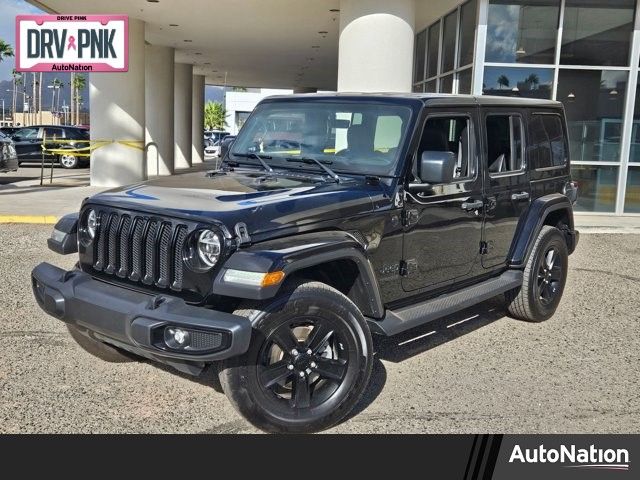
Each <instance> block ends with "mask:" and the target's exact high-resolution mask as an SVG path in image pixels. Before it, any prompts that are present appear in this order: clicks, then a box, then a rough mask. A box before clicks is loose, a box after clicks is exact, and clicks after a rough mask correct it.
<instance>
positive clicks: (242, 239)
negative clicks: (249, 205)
mask: <svg viewBox="0 0 640 480" xmlns="http://www.w3.org/2000/svg"><path fill="white" fill-rule="evenodd" d="M234 230H235V231H236V236H237V237H238V245H244V244H247V243H251V237H250V236H249V229H248V228H247V224H246V223H244V222H238V223H236V226H235V227H234Z"/></svg>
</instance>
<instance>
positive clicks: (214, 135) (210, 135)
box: [204, 130, 229, 145]
mask: <svg viewBox="0 0 640 480" xmlns="http://www.w3.org/2000/svg"><path fill="white" fill-rule="evenodd" d="M227 135H229V132H224V131H222V130H205V132H204V139H205V145H207V142H208V143H209V144H211V145H213V144H214V143H216V142H219V141H220V140H222V139H223V138H224V137H226V136H227Z"/></svg>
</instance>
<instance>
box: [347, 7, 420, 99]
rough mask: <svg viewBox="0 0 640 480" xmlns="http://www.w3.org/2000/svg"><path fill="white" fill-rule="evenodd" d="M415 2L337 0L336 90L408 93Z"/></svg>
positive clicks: (411, 70)
mask: <svg viewBox="0 0 640 480" xmlns="http://www.w3.org/2000/svg"><path fill="white" fill-rule="evenodd" d="M414 17H415V0H394V1H393V2H390V1H388V0H341V2H340V41H339V47H338V91H341V92H345V91H346V92H350V91H362V92H373V91H377V92H410V91H411V77H412V73H413V38H414Z"/></svg>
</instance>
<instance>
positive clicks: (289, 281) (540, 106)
mask: <svg viewBox="0 0 640 480" xmlns="http://www.w3.org/2000/svg"><path fill="white" fill-rule="evenodd" d="M566 133H567V129H566V125H565V119H564V112H563V108H562V105H561V104H560V103H556V102H551V101H537V100H536V101H533V100H523V99H514V98H502V97H500V98H492V97H484V96H481V97H474V96H446V95H422V94H419V95H418V94H417V95H409V94H407V95H400V94H380V95H372V94H332V95H300V96H282V97H272V98H269V99H266V100H264V101H263V102H262V103H261V104H260V105H259V106H258V107H257V108H256V109H255V111H254V113H253V114H252V115H251V117H250V118H249V119H248V120H247V122H246V125H245V126H244V127H243V129H242V131H241V133H240V134H239V135H238V138H237V139H236V141H235V142H234V143H233V146H232V147H231V150H230V151H229V153H228V154H227V156H226V157H225V159H224V162H223V163H222V166H221V168H220V169H219V170H218V171H214V172H210V173H208V174H192V175H183V176H175V177H165V178H161V179H158V180H153V181H149V182H145V183H141V184H138V185H133V186H128V187H125V188H120V189H115V190H111V191H108V192H105V193H101V194H99V195H96V196H93V197H91V198H88V199H86V200H85V201H84V203H83V205H82V207H81V209H80V212H79V214H75V215H70V216H67V217H64V218H62V219H61V220H60V222H59V223H58V224H57V225H56V227H55V229H54V231H53V233H52V236H51V238H50V239H49V247H50V248H51V249H53V250H54V251H56V252H59V253H61V254H72V253H76V252H77V253H78V254H79V262H78V264H77V267H76V268H75V269H74V270H71V271H63V270H61V269H60V268H57V267H55V266H53V265H49V264H46V263H43V264H40V265H38V266H37V267H36V268H35V269H34V270H33V273H32V283H33V292H34V295H35V297H36V299H37V301H38V303H39V305H40V306H41V307H42V308H43V309H44V310H45V311H46V312H47V313H49V314H50V315H53V316H54V317H56V318H59V319H60V320H62V321H64V322H65V323H66V324H67V327H68V329H69V331H70V333H71V335H72V336H73V338H74V339H75V340H76V341H77V342H78V343H79V344H80V346H82V347H83V348H85V349H86V350H88V351H89V352H91V353H93V354H95V355H97V356H99V357H101V358H103V359H107V360H112V361H117V360H121V359H123V358H127V357H128V356H131V355H133V356H135V355H137V356H142V357H146V358H149V359H153V360H156V361H159V362H163V363H165V364H168V365H171V366H173V367H175V368H176V369H178V370H180V371H182V372H187V373H190V374H193V375H198V374H200V373H201V372H202V370H203V369H204V368H205V367H206V366H207V365H208V364H215V365H216V366H217V368H218V372H219V377H220V382H221V384H222V387H223V389H224V391H225V392H226V394H227V396H228V397H229V399H230V400H231V402H232V403H233V404H234V406H235V407H236V408H237V409H238V410H239V411H240V413H242V415H244V416H245V417H246V418H247V419H248V420H249V421H250V422H251V423H253V424H254V425H255V426H257V427H259V428H261V429H263V430H267V431H273V432H309V431H318V430H322V429H325V428H327V427H330V426H332V425H334V424H336V423H337V422H339V421H340V420H341V419H343V418H344V417H345V416H346V415H347V414H348V413H349V411H350V410H351V409H352V407H354V405H355V404H356V403H357V402H358V400H359V399H360V398H361V396H362V394H363V391H364V390H365V388H366V387H367V382H368V380H369V376H370V373H371V367H372V358H373V353H374V349H373V344H372V339H371V334H372V333H375V334H379V335H395V334H397V333H399V332H402V331H404V330H407V329H410V328H413V327H416V326H418V325H422V324H424V323H425V322H429V321H432V320H434V319H437V318H440V317H443V316H445V315H449V314H451V313H453V312H455V311H457V310H461V309H464V308H466V307H469V306H471V305H474V304H476V303H478V302H482V301H484V300H487V299H489V298H491V297H495V296H498V295H501V294H504V298H505V299H506V308H507V309H508V311H509V313H510V315H511V316H513V317H516V318H519V319H523V320H528V321H534V322H539V321H542V320H546V319H548V318H549V317H551V316H552V315H553V313H554V311H555V310H556V308H557V306H558V303H559V302H560V298H561V296H562V292H563V289H564V286H565V280H566V276H567V260H568V256H569V254H571V253H572V252H573V250H574V249H575V247H576V244H577V242H578V232H577V231H576V230H575V229H574V224H573V210H572V204H573V203H574V202H575V199H576V194H577V188H576V185H575V184H574V183H573V182H572V181H571V178H570V173H569V157H568V151H569V150H568V144H567V135H566Z"/></svg>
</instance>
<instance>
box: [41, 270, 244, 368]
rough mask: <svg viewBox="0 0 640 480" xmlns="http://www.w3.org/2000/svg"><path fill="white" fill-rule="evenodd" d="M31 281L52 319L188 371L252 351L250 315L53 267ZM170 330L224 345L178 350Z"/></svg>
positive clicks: (44, 308)
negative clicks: (169, 337) (207, 336)
mask: <svg viewBox="0 0 640 480" xmlns="http://www.w3.org/2000/svg"><path fill="white" fill-rule="evenodd" d="M31 279H32V282H31V283H32V287H33V293H34V295H35V297H36V300H37V302H38V304H39V305H40V308H42V309H43V310H44V311H45V312H47V313H48V314H49V315H52V316H53V317H55V318H57V319H59V320H62V321H64V322H66V323H68V324H71V325H75V326H77V327H79V328H80V330H81V331H83V330H86V333H87V334H88V335H89V336H91V337H92V338H95V339H97V340H100V341H103V342H106V343H110V344H112V345H115V346H117V347H120V348H123V349H125V350H128V351H130V352H133V353H135V354H138V355H141V356H143V357H147V358H150V359H153V360H157V361H160V362H162V363H167V364H169V365H172V366H173V367H175V368H177V369H179V370H181V371H185V372H187V373H193V374H197V373H199V371H200V370H202V367H203V366H204V365H205V364H206V363H208V362H212V361H216V360H222V359H225V358H229V357H233V356H237V355H241V354H243V353H245V352H246V351H247V349H248V348H249V342H250V339H251V322H250V321H249V320H248V319H247V318H245V317H241V316H238V315H233V314H230V313H225V312H219V311H215V310H210V309H206V308H203V307H195V306H191V305H188V304H186V303H185V301H184V300H183V299H181V298H177V297H172V296H169V295H147V294H144V293H140V292H135V291H132V290H128V289H125V288H122V287H118V286H115V285H111V284H108V283H105V282H101V281H99V280H95V279H94V278H92V277H91V276H90V275H88V274H87V273H84V272H82V271H80V270H72V271H69V272H67V271H65V270H62V269H60V268H58V267H55V266H53V265H50V264H48V263H41V264H40V265H38V266H37V267H36V268H34V269H33V271H32V272H31ZM166 327H177V328H185V329H191V330H194V331H198V332H206V333H208V334H213V335H215V336H216V343H218V342H217V340H218V338H219V340H220V341H219V345H217V346H216V347H215V348H213V349H210V350H207V352H206V353H197V352H193V353H187V352H184V351H175V350H173V349H171V348H170V347H169V346H168V345H167V344H166V343H164V340H163V339H164V330H165V328H166ZM218 333H219V334H220V336H219V337H218V336H217V334H218Z"/></svg>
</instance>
